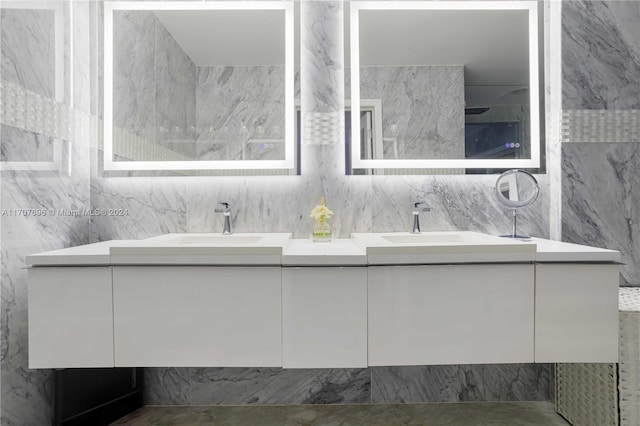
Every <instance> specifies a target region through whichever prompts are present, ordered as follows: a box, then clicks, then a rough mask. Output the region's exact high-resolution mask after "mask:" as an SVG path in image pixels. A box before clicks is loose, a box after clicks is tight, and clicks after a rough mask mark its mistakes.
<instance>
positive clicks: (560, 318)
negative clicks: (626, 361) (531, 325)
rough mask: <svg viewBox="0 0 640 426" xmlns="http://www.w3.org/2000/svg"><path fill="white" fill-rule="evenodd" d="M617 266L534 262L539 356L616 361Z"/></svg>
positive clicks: (538, 358) (551, 359) (540, 359)
mask: <svg viewBox="0 0 640 426" xmlns="http://www.w3.org/2000/svg"><path fill="white" fill-rule="evenodd" d="M619 269H620V267H619V265H617V264H591V265H590V264H570V263H563V264H537V265H536V317H535V318H536V329H535V330H536V331H535V333H536V334H535V337H536V353H535V361H536V362H618V285H619V284H618V283H619V277H618V275H619Z"/></svg>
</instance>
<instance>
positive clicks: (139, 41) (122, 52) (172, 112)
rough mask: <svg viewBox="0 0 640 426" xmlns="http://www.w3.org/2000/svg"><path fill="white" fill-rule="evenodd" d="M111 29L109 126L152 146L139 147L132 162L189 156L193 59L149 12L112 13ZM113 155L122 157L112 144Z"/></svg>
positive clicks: (193, 100)
mask: <svg viewBox="0 0 640 426" xmlns="http://www.w3.org/2000/svg"><path fill="white" fill-rule="evenodd" d="M113 28H114V33H113V46H114V48H113V51H114V55H113V105H114V108H113V125H114V128H115V129H117V130H118V131H119V132H126V133H128V134H131V135H135V136H139V137H140V138H142V140H141V141H140V143H146V144H150V147H153V148H155V147H156V146H157V147H158V148H157V149H152V148H149V149H140V150H139V151H137V153H136V155H135V159H137V160H147V161H154V160H156V161H157V160H163V159H167V158H171V159H183V158H194V156H195V137H196V131H195V125H196V67H195V65H194V63H193V61H191V59H190V58H189V56H187V54H186V53H184V51H183V50H182V48H181V47H180V46H179V45H178V43H177V42H176V41H175V39H174V38H173V37H172V36H171V34H170V33H169V32H168V31H167V30H166V28H165V27H164V26H163V25H162V23H160V21H159V20H158V19H157V18H156V16H155V15H154V14H153V12H150V11H140V10H134V11H129V10H115V11H114V14H113ZM116 134H117V133H116ZM114 153H115V154H116V155H117V156H119V157H121V158H120V160H126V159H128V156H127V155H125V154H124V152H123V150H119V149H118V145H116V144H114ZM160 155H161V156H162V158H158V156H160Z"/></svg>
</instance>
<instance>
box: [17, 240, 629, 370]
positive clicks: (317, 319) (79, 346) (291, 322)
mask: <svg viewBox="0 0 640 426" xmlns="http://www.w3.org/2000/svg"><path fill="white" fill-rule="evenodd" d="M619 262H620V253H619V252H617V251H613V250H605V249H598V248H593V247H586V246H579V245H574V244H568V243H561V242H554V241H549V240H542V239H536V238H532V239H530V240H529V241H522V240H513V239H508V238H500V237H494V236H489V235H484V234H478V233H473V232H428V233H422V234H418V235H414V234H409V233H387V234H352V238H351V239H350V240H334V241H332V242H330V243H313V242H312V241H310V240H297V239H291V234H234V235H231V236H222V235H218V234H168V235H163V236H160V237H154V238H150V239H146V240H140V241H117V240H116V241H107V242H102V243H96V244H89V245H86V246H80V247H73V248H68V249H63V250H57V251H52V252H46V253H40V254H35V255H31V256H28V257H27V264H28V265H30V266H31V267H30V268H29V302H28V303H29V366H30V368H66V367H114V366H115V367H159V366H175V367H187V366H197V367H206V366H217V367H250V366H253V367H267V366H268V367H284V368H325V367H326V368H339V367H367V366H381V365H433V364H471V363H531V362H544V363H547V362H616V361H617V358H618V268H619Z"/></svg>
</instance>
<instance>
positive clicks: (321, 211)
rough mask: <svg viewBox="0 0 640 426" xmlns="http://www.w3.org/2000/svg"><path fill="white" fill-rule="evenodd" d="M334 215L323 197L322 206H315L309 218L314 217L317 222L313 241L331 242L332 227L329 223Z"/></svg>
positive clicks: (314, 226) (314, 227)
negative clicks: (328, 220)
mask: <svg viewBox="0 0 640 426" xmlns="http://www.w3.org/2000/svg"><path fill="white" fill-rule="evenodd" d="M332 215H333V212H332V211H331V210H329V209H328V208H327V206H326V204H325V199H324V197H322V199H321V200H320V204H318V205H317V206H315V207H314V208H313V210H311V214H310V215H309V217H312V218H314V219H315V220H316V223H315V224H314V225H313V234H312V236H313V241H316V242H327V241H331V225H329V222H327V219H329V218H330V217H331V216H332Z"/></svg>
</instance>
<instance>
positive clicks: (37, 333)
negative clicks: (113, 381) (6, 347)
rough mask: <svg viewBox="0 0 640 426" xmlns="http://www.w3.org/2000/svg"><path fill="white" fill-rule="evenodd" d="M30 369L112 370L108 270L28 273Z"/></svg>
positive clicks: (37, 270)
mask: <svg viewBox="0 0 640 426" xmlns="http://www.w3.org/2000/svg"><path fill="white" fill-rule="evenodd" d="M28 281H29V284H28V286H29V287H28V290H29V296H28V298H29V301H28V303H29V368H90V367H113V366H114V360H113V311H112V299H111V294H112V289H111V268H110V267H44V268H31V269H29V270H28Z"/></svg>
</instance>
